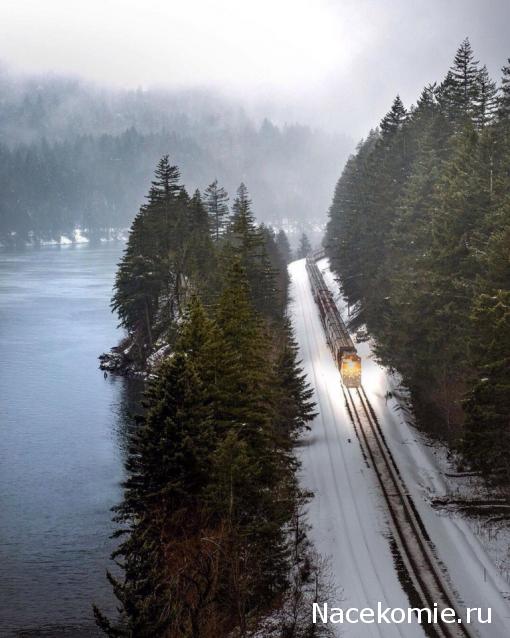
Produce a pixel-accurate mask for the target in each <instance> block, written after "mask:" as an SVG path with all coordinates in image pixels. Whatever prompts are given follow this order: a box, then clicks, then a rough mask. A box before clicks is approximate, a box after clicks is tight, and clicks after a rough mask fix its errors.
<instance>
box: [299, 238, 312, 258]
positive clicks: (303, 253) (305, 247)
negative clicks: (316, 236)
mask: <svg viewBox="0 0 510 638" xmlns="http://www.w3.org/2000/svg"><path fill="white" fill-rule="evenodd" d="M311 252H312V244H311V243H310V240H309V239H308V237H307V235H306V233H301V237H300V238H299V247H298V250H297V258H298V259H304V258H305V257H307V256H308V255H309V254H310V253H311Z"/></svg>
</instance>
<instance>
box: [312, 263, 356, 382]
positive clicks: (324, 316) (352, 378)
mask: <svg viewBox="0 0 510 638" xmlns="http://www.w3.org/2000/svg"><path fill="white" fill-rule="evenodd" d="M321 256H322V255H319V254H317V253H312V254H311V255H309V256H308V257H307V258H306V271H307V273H308V277H309V279H310V284H311V287H312V293H313V298H314V299H315V303H316V304H317V306H318V308H319V314H320V317H321V321H322V325H323V327H324V332H325V333H326V339H327V342H328V345H329V347H330V349H331V352H332V353H333V357H334V358H335V362H336V364H337V366H338V369H339V370H340V376H341V378H342V382H343V384H344V385H345V386H346V387H347V388H359V387H360V385H361V359H360V357H359V356H358V353H357V352H356V348H355V346H354V343H353V341H352V339H351V336H350V335H349V332H348V331H347V328H346V327H345V324H344V322H343V320H342V317H341V316H340V313H339V311H338V308H337V305H336V303H335V301H334V299H333V296H332V294H331V291H330V290H329V288H328V287H327V286H326V282H325V281H324V277H323V276H322V273H321V271H320V270H319V267H318V266H317V264H316V260H317V259H319V258H320V257H321Z"/></svg>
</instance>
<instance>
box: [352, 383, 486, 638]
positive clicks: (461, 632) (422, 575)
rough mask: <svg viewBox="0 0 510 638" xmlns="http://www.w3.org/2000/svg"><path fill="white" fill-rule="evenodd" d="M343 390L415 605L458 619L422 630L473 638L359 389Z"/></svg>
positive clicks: (454, 637)
mask: <svg viewBox="0 0 510 638" xmlns="http://www.w3.org/2000/svg"><path fill="white" fill-rule="evenodd" d="M342 390H343V393H344V397H345V401H346V405H347V409H348V412H349V415H350V417H351V419H352V422H353V424H354V426H355V428H356V430H357V431H358V435H359V438H360V444H361V446H362V448H363V451H364V453H365V455H366V458H367V459H368V461H369V463H370V464H371V465H372V467H373V469H374V471H375V473H376V475H377V478H378V481H379V486H380V488H381V491H382V493H383V496H384V499H385V501H386V504H387V506H388V510H389V513H390V522H391V526H392V531H393V536H394V539H395V542H396V544H397V548H398V551H399V553H400V556H401V558H402V561H403V564H404V566H405V568H406V571H407V573H408V575H409V578H410V579H411V581H412V583H413V586H414V588H415V590H416V594H417V596H418V597H419V599H420V607H423V608H428V609H431V610H434V608H436V607H437V610H438V618H439V619H440V618H441V616H440V614H441V611H442V610H444V609H446V608H449V609H454V610H455V614H456V619H461V621H462V622H460V623H459V622H458V621H457V620H456V622H455V623H453V624H449V623H444V622H441V621H440V620H439V622H438V624H434V625H428V624H424V625H423V627H424V629H425V630H426V631H427V633H428V634H429V635H431V636H437V637H438V638H474V636H475V635H476V634H475V632H474V631H473V629H472V628H471V626H470V625H467V624H466V618H465V615H464V614H463V613H461V612H460V609H459V606H458V603H457V601H456V599H455V596H454V595H453V593H452V592H451V590H450V588H449V586H448V583H447V582H446V580H445V577H444V575H443V573H442V572H441V569H440V567H439V565H438V561H437V559H436V557H435V555H434V553H433V551H432V548H431V543H430V539H429V537H428V534H427V531H426V529H425V527H424V525H423V523H422V521H421V519H420V516H419V514H418V512H417V511H416V508H415V506H414V503H413V501H412V499H411V497H410V496H409V494H408V492H407V489H406V487H405V484H404V482H403V480H402V478H401V476H400V473H399V471H398V468H397V465H396V463H395V461H394V459H393V456H392V454H391V451H390V450H389V448H388V446H387V444H386V441H385V439H384V435H383V433H382V431H381V428H380V425H379V423H378V421H377V417H376V414H375V412H374V410H373V408H372V406H371V405H370V402H369V401H368V398H367V396H366V394H365V391H364V389H363V387H360V388H356V389H354V388H345V386H343V385H342ZM415 606H417V605H415Z"/></svg>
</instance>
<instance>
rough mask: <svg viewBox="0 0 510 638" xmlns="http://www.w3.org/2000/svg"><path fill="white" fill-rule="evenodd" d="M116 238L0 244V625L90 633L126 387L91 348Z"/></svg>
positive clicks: (104, 325) (100, 327)
mask: <svg viewBox="0 0 510 638" xmlns="http://www.w3.org/2000/svg"><path fill="white" fill-rule="evenodd" d="M121 251H122V245H121V244H109V245H104V246H97V247H91V246H88V245H80V246H74V247H73V246H65V247H47V248H41V249H27V250H25V251H23V252H15V253H13V252H0V636H2V638H4V637H10V636H51V637H57V636H67V637H72V638H78V637H79V638H82V637H85V636H95V635H96V632H95V629H94V625H93V622H92V620H91V603H92V602H96V603H98V604H100V605H101V606H102V607H103V608H105V609H106V610H111V609H113V606H114V601H113V597H112V594H111V591H110V587H109V585H108V584H107V583H106V581H105V578H104V572H105V569H106V567H107V566H108V556H109V553H110V551H111V548H112V546H111V541H110V540H109V539H108V536H109V534H110V533H111V531H112V524H111V514H110V511H109V509H110V507H111V506H112V505H114V504H115V503H117V502H118V501H119V498H120V494H121V490H120V482H121V481H122V478H123V453H124V450H125V446H124V437H125V431H126V427H127V420H128V419H127V413H128V411H129V409H130V407H132V406H130V405H129V397H130V396H132V393H131V391H130V389H129V388H128V387H127V385H126V382H125V381H124V380H123V379H120V378H114V377H111V376H110V377H109V378H108V379H106V380H105V379H104V378H103V373H102V372H100V371H99V370H98V368H97V365H98V361H97V355H98V354H99V353H100V352H102V351H104V350H106V349H108V348H109V346H111V345H112V344H114V343H115V342H116V341H117V340H118V338H119V334H118V331H117V330H116V321H115V317H113V316H112V315H111V313H110V311H109V307H108V303H109V297H110V293H111V287H112V281H113V275H114V271H115V264H116V263H117V261H118V259H119V256H120V254H121Z"/></svg>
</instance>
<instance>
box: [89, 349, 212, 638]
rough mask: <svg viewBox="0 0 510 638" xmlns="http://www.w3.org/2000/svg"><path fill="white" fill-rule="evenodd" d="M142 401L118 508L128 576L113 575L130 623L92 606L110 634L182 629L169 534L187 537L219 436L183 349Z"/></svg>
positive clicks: (176, 552) (176, 550) (175, 548)
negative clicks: (110, 617)
mask: <svg viewBox="0 0 510 638" xmlns="http://www.w3.org/2000/svg"><path fill="white" fill-rule="evenodd" d="M145 405H146V408H147V414H146V416H145V418H144V419H143V423H142V425H141V427H140V429H139V430H138V431H137V432H136V433H135V434H134V436H133V439H132V443H131V449H130V455H129V460H128V464H127V468H128V471H129V478H128V480H127V481H126V483H125V497H124V501H123V503H122V505H121V506H120V507H119V508H118V510H117V519H116V520H117V521H118V522H122V523H124V524H125V525H127V526H128V531H129V535H128V537H127V540H125V541H123V542H122V543H121V545H120V547H119V548H118V550H117V551H116V552H115V556H116V557H122V559H123V569H124V579H123V581H122V582H119V581H117V580H115V579H114V578H113V577H112V576H111V575H110V576H109V578H110V581H111V582H112V584H113V586H114V592H115V594H116V596H117V597H118V598H119V601H120V603H121V605H122V609H123V611H124V612H125V616H126V625H124V626H121V627H120V628H119V627H117V626H115V625H112V623H111V622H110V621H109V620H107V619H106V618H105V617H104V616H103V615H102V614H101V612H100V611H99V610H98V609H97V608H96V609H95V615H96V619H97V621H98V624H99V626H100V627H101V628H102V629H103V630H104V631H105V633H107V635H109V636H129V637H130V638H134V637H135V636H136V637H140V638H145V637H146V638H155V637H156V636H164V635H171V636H177V635H179V633H178V630H179V626H180V625H181V623H182V622H183V618H182V616H183V610H182V606H183V601H182V599H181V597H180V596H181V595H182V590H183V583H182V582H180V581H182V580H183V578H182V576H180V575H179V571H178V570H176V571H173V570H175V568H176V566H177V565H178V564H179V562H180V561H182V555H181V554H180V552H182V549H181V548H180V547H179V544H178V543H176V542H175V540H174V542H172V539H179V538H180V539H182V538H186V537H187V536H188V535H189V534H190V533H192V530H193V525H194V524H196V522H197V515H192V513H191V511H195V510H197V508H200V502H199V500H198V497H199V495H200V493H201V491H202V490H203V488H204V486H205V485H206V482H207V479H208V473H209V467H210V452H211V450H212V447H213V442H214V438H213V429H212V421H211V417H210V414H209V410H208V408H207V406H206V405H205V402H204V398H203V386H202V384H201V383H200V380H199V378H198V376H197V374H196V372H195V371H194V368H193V365H192V363H191V362H190V361H189V360H188V359H187V358H186V357H185V355H184V354H183V353H176V354H175V355H174V356H173V357H172V358H171V359H169V360H167V361H166V362H165V363H164V364H163V365H162V366H161V368H160V370H159V376H158V378H157V379H156V380H155V381H154V382H152V384H151V386H150V387H149V390H148V392H147V395H146V401H145ZM189 558H190V557H188V559H189ZM190 571H191V570H190ZM176 629H177V631H176ZM186 633H187V632H186ZM188 635H191V634H188Z"/></svg>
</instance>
